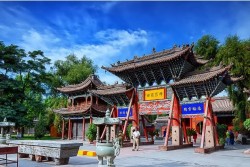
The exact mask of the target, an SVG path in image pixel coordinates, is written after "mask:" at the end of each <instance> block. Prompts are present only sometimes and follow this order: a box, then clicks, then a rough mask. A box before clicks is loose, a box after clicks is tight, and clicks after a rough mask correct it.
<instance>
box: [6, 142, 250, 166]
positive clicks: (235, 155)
mask: <svg viewBox="0 0 250 167" xmlns="http://www.w3.org/2000/svg"><path fill="white" fill-rule="evenodd" d="M162 144H163V142H162V141H156V144H155V145H145V146H140V149H139V151H132V148H131V147H125V148H122V149H121V153H120V155H119V156H118V157H116V159H115V161H114V162H115V164H116V166H117V167H151V166H152V167H153V166H154V167H249V164H250V155H249V154H244V153H243V152H244V151H245V150H247V149H249V148H250V145H234V146H225V149H224V150H222V151H216V152H213V153H211V154H199V153H195V152H194V147H193V148H186V149H181V150H172V151H160V150H159V149H158V146H159V145H162ZM197 145H198V144H197ZM90 147H92V148H94V146H93V145H90ZM13 157H14V156H13ZM14 158H15V157H14ZM19 162H20V163H19V164H20V167H55V165H53V164H52V162H42V163H37V162H33V161H30V160H28V159H20V161H19ZM97 163H98V161H97V158H96V157H85V156H84V157H82V156H81V157H71V158H70V161H69V164H68V165H63V166H62V167H97ZM8 167H15V164H13V165H8Z"/></svg>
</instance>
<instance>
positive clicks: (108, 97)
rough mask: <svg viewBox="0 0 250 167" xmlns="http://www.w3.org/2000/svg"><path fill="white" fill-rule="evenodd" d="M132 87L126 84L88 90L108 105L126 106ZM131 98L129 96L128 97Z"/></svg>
mask: <svg viewBox="0 0 250 167" xmlns="http://www.w3.org/2000/svg"><path fill="white" fill-rule="evenodd" d="M133 89H134V88H133V87H132V86H130V85H128V84H115V85H110V86H100V87H98V88H97V89H96V90H89V92H90V93H92V94H94V95H95V96H98V97H99V98H101V99H102V100H104V101H105V102H107V103H108V104H110V105H114V104H116V105H121V106H122V105H128V103H129V99H130V97H129V95H130V94H129V92H132V91H133ZM130 96H131V95H130Z"/></svg>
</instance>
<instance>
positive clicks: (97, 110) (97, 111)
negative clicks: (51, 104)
mask: <svg viewBox="0 0 250 167" xmlns="http://www.w3.org/2000/svg"><path fill="white" fill-rule="evenodd" d="M106 110H107V106H103V105H102V106H101V105H99V106H98V105H96V104H94V105H88V106H85V107H84V108H81V107H69V108H61V109H58V110H54V112H55V113H58V114H61V115H89V114H90V112H91V113H93V114H94V115H102V116H104V114H105V111H106Z"/></svg>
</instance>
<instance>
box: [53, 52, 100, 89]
mask: <svg viewBox="0 0 250 167" xmlns="http://www.w3.org/2000/svg"><path fill="white" fill-rule="evenodd" d="M96 69H97V67H96V66H94V65H93V62H92V60H90V59H88V58H87V57H86V56H83V57H82V58H81V59H80V60H79V59H78V58H77V57H76V56H75V55H69V56H67V57H66V60H65V61H63V60H57V61H56V62H55V64H54V70H55V74H56V76H57V79H59V81H57V83H63V84H77V83H80V82H82V81H83V80H85V79H86V78H87V77H88V76H89V75H90V74H92V73H95V71H96Z"/></svg>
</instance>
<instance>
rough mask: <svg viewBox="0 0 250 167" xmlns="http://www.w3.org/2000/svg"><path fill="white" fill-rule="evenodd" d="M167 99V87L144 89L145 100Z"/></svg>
mask: <svg viewBox="0 0 250 167" xmlns="http://www.w3.org/2000/svg"><path fill="white" fill-rule="evenodd" d="M163 99H166V88H158V89H148V90H144V101H151V100H163Z"/></svg>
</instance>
